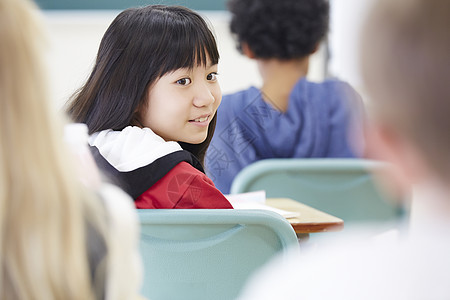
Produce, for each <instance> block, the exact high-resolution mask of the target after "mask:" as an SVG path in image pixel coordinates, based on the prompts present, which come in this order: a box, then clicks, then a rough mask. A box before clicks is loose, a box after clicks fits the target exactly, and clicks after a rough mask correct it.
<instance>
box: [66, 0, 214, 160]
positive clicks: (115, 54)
mask: <svg viewBox="0 0 450 300" xmlns="http://www.w3.org/2000/svg"><path fill="white" fill-rule="evenodd" d="M208 57H209V59H210V60H211V63H212V64H217V63H218V62H219V52H218V50H217V45H216V41H215V38H214V36H213V34H212V32H211V31H210V29H209V28H208V25H207V24H206V22H205V20H203V18H202V17H201V16H200V15H198V14H197V13H195V12H194V11H192V10H190V9H188V8H185V7H182V6H166V5H149V6H145V7H139V8H129V9H126V10H124V11H123V12H121V13H120V14H119V15H118V16H117V17H116V18H115V19H114V20H113V22H112V23H111V25H110V26H109V28H108V29H107V30H106V32H105V34H104V36H103V38H102V41H101V43H100V47H99V50H98V54H97V60H96V63H95V66H94V69H93V71H92V73H91V75H90V77H89V78H88V80H87V82H86V83H85V84H84V86H83V87H81V88H80V89H79V90H78V91H77V92H76V93H75V94H74V95H73V96H72V97H71V100H70V102H69V104H68V107H67V111H68V113H69V115H70V117H71V118H72V119H73V120H74V121H75V122H81V123H86V124H87V126H88V128H89V133H90V134H91V133H94V132H98V131H102V130H106V129H112V130H122V129H124V128H125V127H127V126H130V125H137V124H140V120H139V118H140V114H139V111H140V109H141V108H142V107H144V106H145V105H146V102H147V94H148V93H147V91H148V89H149V88H150V87H151V86H152V84H153V83H155V82H156V81H157V80H158V79H159V78H161V77H162V76H163V75H165V74H166V73H168V72H171V71H174V70H177V69H180V68H193V67H194V65H195V64H197V65H206V63H207V58H208ZM215 126H216V116H214V118H213V119H212V120H211V123H210V125H209V128H208V135H207V138H206V139H205V141H203V142H202V143H200V144H188V143H180V144H181V147H182V148H183V149H185V150H188V151H190V152H191V153H192V154H194V155H195V156H196V157H197V158H198V159H199V160H200V162H201V163H202V164H203V161H204V156H205V153H206V150H207V148H208V146H209V143H210V142H211V139H212V135H213V133H214V129H215Z"/></svg>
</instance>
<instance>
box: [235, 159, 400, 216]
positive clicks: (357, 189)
mask: <svg viewBox="0 0 450 300" xmlns="http://www.w3.org/2000/svg"><path fill="white" fill-rule="evenodd" d="M374 171H375V172H380V171H386V172H388V171H389V165H388V164H385V163H382V162H379V161H371V160H365V159H330V158H328V159H293V158H288V159H266V160H261V161H258V162H256V163H253V164H251V165H249V166H247V167H246V168H244V169H243V170H242V171H241V172H240V173H239V174H238V175H237V176H236V177H235V179H234V181H233V183H232V186H231V194H235V193H245V192H251V191H257V190H265V191H266V196H267V197H275V198H276V197H288V198H292V199H294V200H296V201H299V202H301V203H304V204H306V205H309V206H312V207H314V208H317V209H319V210H322V211H324V212H327V213H329V214H332V215H334V216H336V217H339V218H341V219H343V220H344V223H345V224H346V225H349V224H352V223H353V222H358V223H359V222H378V221H388V222H391V221H393V222H395V221H399V220H401V219H402V218H403V217H404V216H405V215H406V214H405V212H406V210H405V208H404V206H403V205H401V204H400V203H401V202H402V201H398V199H392V198H390V197H389V196H387V195H386V194H384V193H383V192H382V191H380V190H379V188H378V187H377V185H376V183H375V182H374V179H373V175H372V172H374ZM353 224H355V223H353Z"/></svg>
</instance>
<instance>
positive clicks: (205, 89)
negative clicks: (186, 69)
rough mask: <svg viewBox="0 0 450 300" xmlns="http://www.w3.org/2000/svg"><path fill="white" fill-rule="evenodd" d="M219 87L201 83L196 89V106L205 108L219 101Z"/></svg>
mask: <svg viewBox="0 0 450 300" xmlns="http://www.w3.org/2000/svg"><path fill="white" fill-rule="evenodd" d="M216 90H217V87H214V86H212V85H211V84H208V83H201V84H198V86H197V87H196V88H195V94H194V101H193V103H194V106H196V107H203V106H209V105H211V104H213V103H214V102H215V101H216V100H217V99H216V98H215V97H217V95H216V94H217V92H216Z"/></svg>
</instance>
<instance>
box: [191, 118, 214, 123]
mask: <svg viewBox="0 0 450 300" xmlns="http://www.w3.org/2000/svg"><path fill="white" fill-rule="evenodd" d="M208 119H209V116H206V117H201V118H197V119H194V120H189V122H197V123H202V122H206V121H208Z"/></svg>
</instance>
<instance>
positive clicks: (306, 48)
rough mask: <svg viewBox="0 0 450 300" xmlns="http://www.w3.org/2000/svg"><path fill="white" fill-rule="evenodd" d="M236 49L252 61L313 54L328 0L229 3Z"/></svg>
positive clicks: (240, 0)
mask: <svg viewBox="0 0 450 300" xmlns="http://www.w3.org/2000/svg"><path fill="white" fill-rule="evenodd" d="M228 9H229V10H230V12H231V14H232V19H231V24H230V29H231V32H232V33H233V34H235V35H236V38H237V43H238V49H239V50H240V51H241V52H242V43H246V44H247V45H248V46H249V48H250V49H251V50H252V52H253V53H254V54H255V56H256V58H279V59H291V58H301V57H305V56H308V55H310V54H311V53H313V52H314V50H315V49H316V47H317V45H318V44H319V42H320V41H321V40H322V39H323V38H324V37H325V35H326V33H327V31H328V23H329V2H328V0H277V1H273V0H230V1H229V2H228Z"/></svg>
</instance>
